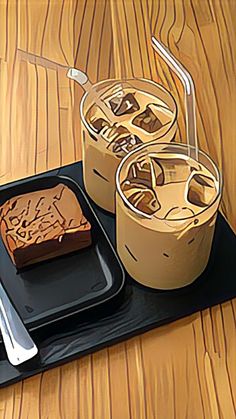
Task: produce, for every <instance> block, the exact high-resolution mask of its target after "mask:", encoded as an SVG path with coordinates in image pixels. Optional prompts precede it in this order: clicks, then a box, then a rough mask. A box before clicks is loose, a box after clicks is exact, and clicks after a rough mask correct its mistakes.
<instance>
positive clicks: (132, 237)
mask: <svg viewBox="0 0 236 419" xmlns="http://www.w3.org/2000/svg"><path fill="white" fill-rule="evenodd" d="M190 151H191V152H190ZM198 153H199V154H198V161H197V160H195V159H194V158H192V157H190V155H191V156H193V155H194V147H191V146H188V145H185V144H180V143H170V144H166V143H156V144H149V145H144V146H141V147H139V148H137V149H136V150H134V151H133V152H131V153H130V154H129V155H128V156H127V157H125V158H124V159H123V160H122V162H121V163H120V165H119V167H118V170H117V174H116V186H117V193H116V226H117V250H118V254H119V256H120V258H121V261H122V262H123V264H124V266H125V269H126V270H127V271H128V273H129V274H130V275H131V276H132V277H133V278H134V279H136V280H137V281H138V282H140V283H142V284H144V285H147V286H149V287H152V288H157V289H174V288H180V287H183V286H185V285H187V284H190V283H191V282H193V281H194V280H195V279H196V278H198V277H199V276H200V274H201V273H202V272H203V271H204V269H205V267H206V265H207V262H208V259H209V255H210V251H211V245H212V239H213V234H214V228H215V221H216V215H217V209H218V206H219V202H220V197H221V176H220V173H219V170H218V168H217V167H216V165H215V164H214V162H213V161H212V160H211V158H210V157H209V156H208V155H207V154H205V153H203V152H201V151H199V152H198Z"/></svg>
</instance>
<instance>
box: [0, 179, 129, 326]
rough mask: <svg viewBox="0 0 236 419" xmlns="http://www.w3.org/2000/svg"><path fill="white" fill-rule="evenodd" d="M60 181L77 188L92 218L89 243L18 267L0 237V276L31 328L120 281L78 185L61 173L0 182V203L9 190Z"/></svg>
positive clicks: (97, 298) (100, 298)
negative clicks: (0, 184)
mask: <svg viewBox="0 0 236 419" xmlns="http://www.w3.org/2000/svg"><path fill="white" fill-rule="evenodd" d="M58 183H63V184H65V185H67V186H68V187H69V188H70V189H71V190H73V192H74V193H75V195H76V197H77V198H78V201H79V203H80V205H81V208H82V211H83V214H84V215H85V217H86V218H87V220H88V221H89V222H90V224H91V227H92V228H91V234H92V245H91V246H89V247H88V248H86V249H83V250H79V251H78V252H74V253H71V254H68V255H65V256H61V257H58V258H54V259H51V260H49V261H45V262H43V263H38V264H35V265H32V266H30V267H27V268H25V269H24V270H20V271H19V272H17V270H16V268H15V266H14V265H13V263H12V261H11V259H10V257H9V255H8V252H7V250H6V248H5V246H4V244H3V242H2V240H1V239H0V278H1V281H2V284H3V286H4V287H5V289H6V291H7V293H8V295H9V297H10V299H11V300H12V302H13V304H14V305H15V307H16V309H17V310H18V312H19V314H20V316H21V318H22V319H23V321H24V323H25V324H26V325H27V326H28V328H29V329H30V330H33V329H35V328H37V327H40V326H45V325H46V324H48V323H51V322H53V321H56V320H60V319H62V318H64V317H65V316H68V315H72V314H75V313H78V312H81V311H82V310H86V309H91V308H92V307H94V306H97V305H99V304H102V303H104V302H107V301H108V300H110V299H111V298H114V297H115V296H117V294H118V293H119V292H120V291H121V289H122V287H123V285H124V271H123V268H122V266H121V264H120V262H119V260H118V258H117V256H116V253H115V252H114V250H113V247H112V245H111V243H110V241H109V239H108V237H107V235H106V233H105V231H104V229H103V227H102V226H101V224H100V222H99V220H98V218H97V216H96V215H95V213H94V211H93V209H92V207H91V205H90V203H89V201H88V200H87V198H86V196H85V194H84V192H83V191H82V189H81V187H80V186H79V185H78V184H77V183H76V182H75V181H73V180H70V179H68V178H66V177H63V176H50V177H46V178H45V177H44V178H43V177H42V176H39V177H37V176H36V177H35V178H33V179H32V178H31V179H29V180H23V181H18V182H16V183H13V184H9V185H7V187H3V188H0V205H1V204H3V203H4V202H5V201H6V200H8V199H9V198H11V197H13V196H17V195H21V194H24V193H27V192H33V191H36V190H42V189H47V188H51V187H54V186H56V185H57V184H58Z"/></svg>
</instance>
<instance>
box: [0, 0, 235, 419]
mask: <svg viewBox="0 0 236 419" xmlns="http://www.w3.org/2000/svg"><path fill="white" fill-rule="evenodd" d="M235 16H236V1H235V0H116V1H115V0H113V1H112V0H107V1H105V0H97V1H95V0H87V1H86V0H79V1H76V0H54V1H53V0H51V1H48V0H19V1H16V2H15V1H13V0H0V144H1V149H0V178H1V183H2V184H3V183H6V182H8V181H10V180H13V179H17V178H20V177H25V176H28V175H32V174H34V173H39V172H42V171H45V170H48V169H51V168H54V167H56V166H59V165H65V164H67V163H70V162H73V161H75V160H79V159H80V158H81V151H80V118H79V101H80V98H81V95H82V91H81V90H80V88H79V87H77V86H75V85H74V84H73V83H72V82H70V81H69V80H68V79H67V78H66V77H65V69H64V68H63V66H68V65H70V66H74V65H75V66H77V67H78V68H80V69H82V70H86V71H87V72H88V74H89V76H90V79H91V81H92V82H95V81H96V80H100V79H105V78H108V77H121V76H122V77H123V76H125V77H128V76H137V77H139V76H141V77H143V76H144V77H147V78H152V79H154V80H156V81H160V82H161V83H163V85H165V86H166V87H168V88H169V89H170V90H171V91H172V93H173V94H174V96H175V97H176V100H177V101H178V103H179V109H180V112H179V133H178V135H179V137H180V136H182V138H184V132H185V131H184V109H183V106H184V105H183V91H182V88H181V86H180V83H179V81H178V80H177V79H176V78H175V77H174V76H173V74H171V73H170V71H169V69H168V68H167V67H166V65H165V64H163V62H162V61H161V59H159V58H158V57H157V55H155V54H154V52H153V50H152V47H151V44H150V36H151V34H155V35H156V36H157V37H158V38H160V39H161V40H162V41H163V42H164V43H165V44H166V45H168V46H169V47H170V49H171V51H172V52H173V53H174V54H175V56H176V57H177V58H179V59H180V60H181V61H182V62H183V64H184V65H185V66H186V67H187V68H188V69H189V71H190V73H191V74H192V76H193V79H194V81H195V85H196V91H197V124H198V133H199V141H200V146H201V148H202V149H204V150H206V151H208V152H209V153H210V155H211V156H212V157H213V158H214V159H215V160H216V161H217V163H218V165H219V166H220V168H221V169H222V170H223V173H224V193H223V200H222V204H221V211H222V213H223V214H224V215H225V217H227V219H228V221H229V222H230V224H231V226H232V227H233V228H234V229H235V230H236V212H235V208H236V193H235V192H236V189H235V188H236V182H235V180H236V170H235V167H236V158H235V155H236V117H235V111H236V82H235V81H236V80H235V66H236V31H235ZM223 280H224V278H222V281H223ZM235 316H236V300H233V301H229V302H227V303H225V304H222V305H220V306H217V307H214V308H211V309H209V310H205V311H204V312H201V313H197V314H195V315H193V316H191V317H189V318H187V319H184V320H181V321H178V322H175V323H173V324H171V325H169V326H165V327H162V328H159V329H156V330H153V331H151V332H149V333H146V334H144V335H141V336H139V337H136V338H133V339H131V340H128V341H127V342H124V343H121V344H119V345H116V346H113V347H111V348H109V349H105V350H102V351H100V352H97V353H95V354H93V355H91V356H86V357H84V358H83V359H81V360H78V361H74V362H71V363H68V364H66V365H65V366H62V367H60V368H56V369H53V370H50V371H48V372H45V373H43V374H40V375H37V376H35V377H33V378H30V379H27V380H25V381H23V382H21V383H18V384H16V385H13V386H10V387H8V388H6V389H2V390H1V391H0V419H3V418H4V419H10V418H14V419H15V418H29V419H37V418H45V419H46V418H50V419H51V418H53V419H54V418H55V419H57V418H68V419H73V418H80V419H109V418H113V419H128V418H135V419H159V418H160V419H172V418H180V419H182V418H188V419H194V418H196V419H201V418H206V419H211V418H212V419H216V418H217V419H218V418H225V419H231V418H232V419H233V418H235V416H236V410H235V406H236V362H235V355H236V333H235V322H236V320H235Z"/></svg>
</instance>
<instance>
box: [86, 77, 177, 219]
mask: <svg viewBox="0 0 236 419" xmlns="http://www.w3.org/2000/svg"><path fill="white" fill-rule="evenodd" d="M98 98H99V101H98ZM108 111H109V112H108ZM80 113H81V119H82V152H83V177H84V183H85V188H86V191H87V193H88V195H89V196H90V197H91V198H92V199H93V201H94V202H95V203H96V204H98V205H99V206H100V207H102V208H104V209H106V210H108V211H110V212H114V211H115V172H116V169H117V167H118V165H119V163H120V160H121V159H122V158H123V157H124V156H126V155H127V154H128V153H129V152H130V151H132V150H133V149H135V148H136V147H137V146H140V145H142V144H143V143H148V142H150V141H153V140H160V141H166V142H170V141H171V140H172V139H173V137H174V136H175V133H176V129H177V121H176V120H177V107H176V103H175V100H174V98H173V96H172V95H171V94H170V93H169V92H168V91H167V90H166V89H165V88H164V87H162V86H161V85H159V84H157V83H155V82H153V81H151V80H146V79H132V80H126V81H121V80H120V81H119V80H105V81H102V82H99V83H97V84H95V85H93V86H92V88H91V89H90V90H89V91H88V92H86V93H85V95H84V96H83V98H82V101H81V106H80Z"/></svg>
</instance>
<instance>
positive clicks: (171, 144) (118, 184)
mask: <svg viewBox="0 0 236 419" xmlns="http://www.w3.org/2000/svg"><path fill="white" fill-rule="evenodd" d="M157 145H158V146H159V145H163V146H164V145H166V146H176V147H177V148H178V147H180V146H181V147H184V148H186V149H189V148H191V149H192V150H195V147H194V146H190V145H189V144H185V143H180V142H173V143H172V142H170V143H166V142H162V143H154V142H150V143H145V144H142V145H141V146H139V147H137V148H135V149H134V150H133V151H131V152H130V153H128V154H127V155H126V156H125V157H123V159H122V160H121V162H120V164H119V166H118V168H117V170H116V179H115V180H116V191H117V192H118V194H119V195H120V197H121V199H122V201H123V202H124V203H125V204H126V205H127V206H128V207H129V209H131V210H132V212H133V213H135V214H137V215H139V216H142V217H144V218H147V219H149V220H151V219H153V218H155V219H156V220H160V221H168V222H175V223H176V222H178V221H185V220H191V219H194V218H195V217H198V216H200V215H201V214H203V213H204V212H205V211H207V210H208V209H210V208H211V207H212V206H213V205H214V204H215V202H216V201H217V200H218V198H219V197H220V196H221V193H222V185H223V182H222V174H221V172H220V170H219V168H218V166H217V165H216V163H215V162H214V160H213V159H212V158H211V157H210V156H209V155H208V154H207V153H205V151H202V150H198V154H199V155H203V156H204V157H206V158H207V160H209V161H210V163H211V164H212V166H213V168H214V170H215V172H216V173H217V175H218V181H219V189H218V192H217V194H216V196H215V198H214V200H213V201H212V202H211V204H210V205H208V206H206V207H205V208H203V209H202V210H201V211H199V212H198V213H197V214H193V215H190V216H188V217H183V218H178V219H173V218H168V217H166V218H159V217H157V216H156V215H155V213H154V214H152V215H149V214H146V213H145V212H143V211H140V210H139V209H137V208H136V207H135V206H134V205H132V204H131V202H130V201H129V200H128V199H127V198H126V196H125V194H124V193H123V191H122V189H121V186H120V179H119V178H120V173H121V170H122V167H123V166H124V164H125V162H126V161H127V160H128V159H129V158H130V157H131V156H132V155H134V154H136V153H138V152H139V151H141V150H142V149H145V148H147V147H150V146H151V147H153V146H157ZM193 160H194V159H193ZM154 215H155V216H154Z"/></svg>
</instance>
